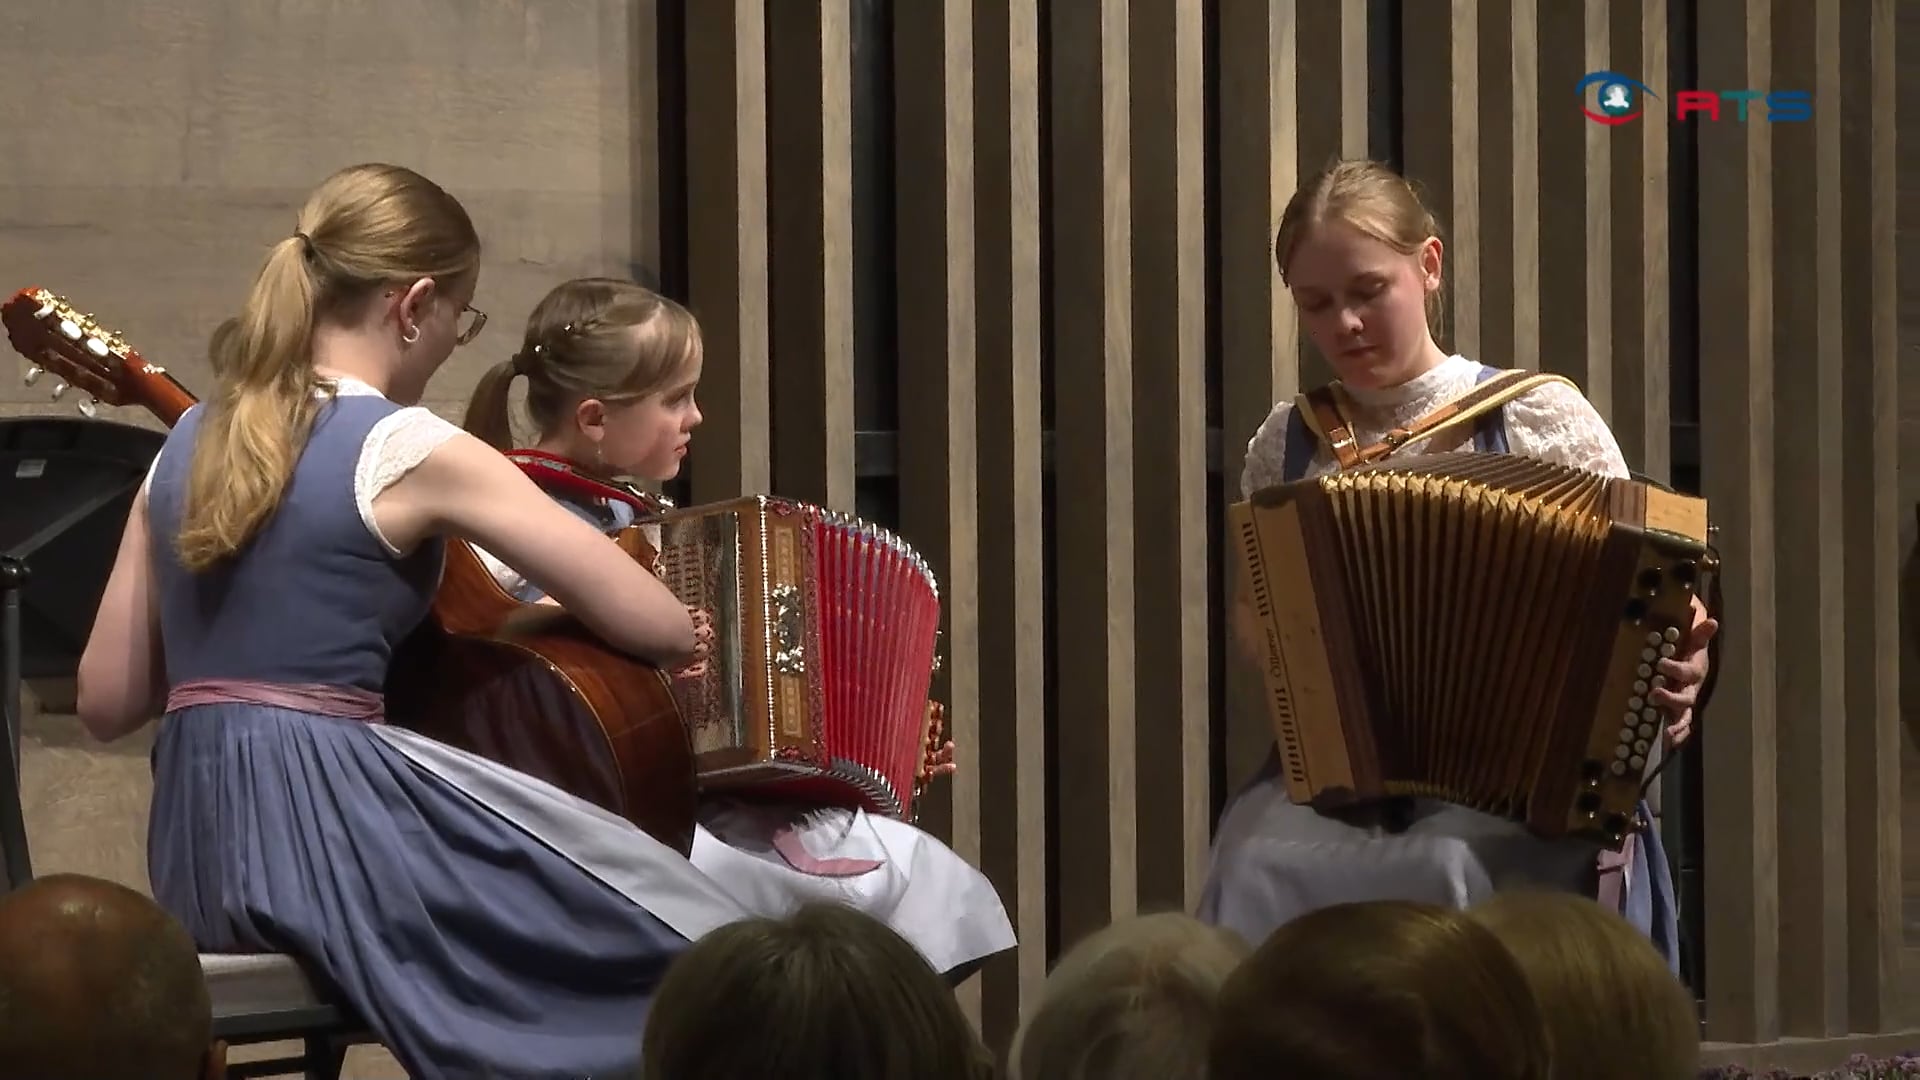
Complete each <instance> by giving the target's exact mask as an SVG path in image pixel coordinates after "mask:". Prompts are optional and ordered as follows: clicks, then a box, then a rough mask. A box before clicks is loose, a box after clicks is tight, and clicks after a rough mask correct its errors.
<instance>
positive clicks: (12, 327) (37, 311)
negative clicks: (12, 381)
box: [0, 288, 193, 425]
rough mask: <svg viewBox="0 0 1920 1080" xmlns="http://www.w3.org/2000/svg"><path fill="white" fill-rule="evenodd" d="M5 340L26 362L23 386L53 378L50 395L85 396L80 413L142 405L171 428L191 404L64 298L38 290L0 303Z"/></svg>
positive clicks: (180, 390) (122, 342) (165, 378)
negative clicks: (44, 377)
mask: <svg viewBox="0 0 1920 1080" xmlns="http://www.w3.org/2000/svg"><path fill="white" fill-rule="evenodd" d="M0 323H4V324H5V325H6V328H7V340H8V341H9V342H11V343H12V345H13V347H14V350H15V351H17V352H18V353H20V355H22V356H24V357H26V358H27V360H28V361H29V362H30V363H31V365H32V366H31V367H29V368H28V369H27V377H26V381H27V385H29V386H31V385H33V384H35V383H36V382H38V381H39V379H40V377H41V376H42V375H44V374H47V373H49V372H50V373H52V374H53V375H54V376H55V381H54V385H53V391H52V395H51V396H52V397H53V398H54V399H56V400H58V399H59V398H60V397H61V396H62V395H63V394H65V393H66V391H67V388H68V387H69V386H73V387H77V388H78V389H80V390H81V391H83V392H85V393H86V395H87V397H86V399H84V400H82V401H81V402H80V411H81V412H82V413H85V414H86V415H87V416H92V415H94V412H95V408H96V406H97V405H98V404H99V403H105V404H108V405H140V406H143V407H145V408H147V409H148V410H150V411H152V412H153V413H154V414H155V415H157V416H159V417H160V419H161V420H163V421H165V422H166V423H168V424H169V425H171V424H172V423H173V422H174V421H175V420H178V419H179V418H180V414H181V413H183V412H185V411H186V410H187V408H188V407H189V406H190V405H192V404H193V397H192V395H191V394H188V393H187V391H186V390H185V388H183V387H182V386H181V385H180V384H179V383H177V382H175V381H174V380H173V377H172V376H170V375H168V374H167V372H166V369H165V368H162V367H160V366H158V365H156V364H151V363H148V362H147V360H146V358H145V357H143V356H141V355H140V353H139V352H138V351H136V350H135V349H134V348H133V346H131V345H128V344H127V343H126V341H125V340H124V339H123V338H121V336H120V335H119V334H118V333H116V332H114V331H112V330H110V329H108V328H106V327H104V326H101V325H100V324H99V323H98V322H95V321H94V318H93V316H92V315H91V314H86V313H83V312H81V311H80V310H78V309H77V308H75V307H74V306H73V305H72V304H71V303H69V302H68V301H67V298H66V297H64V296H57V295H55V294H54V293H52V292H51V291H49V290H47V289H42V288H29V289H22V290H20V291H19V292H18V293H16V294H14V297H13V299H11V300H8V301H7V302H6V303H5V304H0Z"/></svg>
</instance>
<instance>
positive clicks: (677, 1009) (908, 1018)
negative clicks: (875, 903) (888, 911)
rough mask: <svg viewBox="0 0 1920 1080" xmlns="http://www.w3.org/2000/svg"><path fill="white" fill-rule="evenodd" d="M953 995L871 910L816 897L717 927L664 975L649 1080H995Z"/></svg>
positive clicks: (644, 1065) (654, 1015)
mask: <svg viewBox="0 0 1920 1080" xmlns="http://www.w3.org/2000/svg"><path fill="white" fill-rule="evenodd" d="M992 1072H993V1059H992V1057H991V1056H990V1055H989V1054H988V1053H987V1051H986V1048H985V1047H984V1046H983V1045H982V1044H981V1042H980V1040H979V1037H978V1036H977V1035H975V1033H974V1031H973V1028H972V1026H971V1025H970V1024H968V1022H967V1018H966V1016H965V1014H963V1013H962V1012H961V1011H960V1005H959V1003H958V1002H956V1001H955V1000H954V997H953V991H952V990H951V989H950V988H948V986H947V985H946V983H945V982H943V981H942V980H941V978H940V976H939V975H937V974H935V973H934V970H933V968H932V967H930V966H929V965H928V964H927V961H926V960H925V959H924V958H922V957H921V955H920V953H919V952H918V951H916V950H915V949H914V947H913V946H911V945H909V944H907V942H906V941H905V940H904V939H902V938H901V937H900V936H899V935H897V934H895V933H894V932H893V931H892V930H890V929H888V928H887V927H886V926H885V925H884V924H882V923H880V922H879V921H877V920H875V919H874V918H872V917H871V916H868V915H864V914H861V913H860V912H858V911H855V910H853V909H852V908H848V907H844V906H841V905H838V904H808V905H805V906H803V907H801V908H800V909H799V910H798V911H796V912H795V913H794V914H792V915H790V916H788V917H786V918H784V919H747V920H743V921H740V922H734V923H729V924H727V925H726V926H723V927H721V928H719V929H718V930H715V931H713V932H712V933H710V934H707V935H706V936H705V937H703V938H701V939H700V940H699V941H698V942H696V943H694V945H693V946H692V947H691V948H689V949H688V950H687V951H686V952H685V953H682V954H681V956H680V958H679V959H677V960H675V961H674V962H673V966H672V967H671V968H669V969H668V971H667V976H666V978H665V979H663V980H661V983H660V989H659V991H658V993H657V994H656V996H655V998H654V1004H653V1010H652V1012H651V1014H650V1015H649V1016H648V1017H647V1029H646V1037H645V1038H644V1039H643V1040H642V1042H641V1075H642V1076H643V1077H644V1078H645V1080H763V1078H765V1077H774V1076H831V1077H833V1078H834V1080H895V1078H896V1077H906V1076H910V1077H913V1078H914V1080H987V1078H988V1077H990V1076H992Z"/></svg>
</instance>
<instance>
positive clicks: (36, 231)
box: [0, 0, 658, 1078]
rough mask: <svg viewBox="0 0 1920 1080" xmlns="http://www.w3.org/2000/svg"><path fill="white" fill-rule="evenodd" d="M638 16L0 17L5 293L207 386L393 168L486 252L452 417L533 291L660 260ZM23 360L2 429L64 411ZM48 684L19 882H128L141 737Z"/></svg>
mask: <svg viewBox="0 0 1920 1080" xmlns="http://www.w3.org/2000/svg"><path fill="white" fill-rule="evenodd" d="M652 6H653V5H652V3H651V0H488V2H487V3H472V2H470V0H380V2H378V3H373V2H368V0H340V2H333V3H311V2H296V0H170V2H169V0H162V2H155V3H145V4H124V3H120V2H118V0H69V2H66V3H61V4H55V5H46V4H6V5H0V101H5V102H7V108H6V116H5V119H4V120H3V121H0V131H3V132H4V136H0V292H4V293H5V294H7V295H11V293H12V292H13V291H14V290H16V289H19V288H22V287H25V286H28V285H42V286H45V287H48V288H51V289H54V290H55V291H57V292H62V293H65V294H66V295H68V296H69V297H70V298H71V299H72V300H73V301H74V302H75V303H76V304H78V305H79V306H80V307H81V308H82V309H83V310H87V311H91V312H93V313H94V314H95V315H96V316H97V317H99V318H100V320H101V321H102V322H104V323H106V324H107V325H110V326H113V327H115V328H117V329H119V330H120V331H121V332H122V333H123V334H124V335H125V336H126V338H127V339H128V341H129V342H131V343H132V344H133V345H134V346H135V347H136V348H138V349H139V350H140V351H141V352H142V353H143V354H144V355H145V356H146V357H147V358H148V359H149V360H151V361H153V362H156V363H159V364H162V365H164V366H166V367H168V368H169V369H170V370H172V371H173V372H175V373H176V374H177V375H178V377H179V378H180V379H181V381H182V382H183V383H185V384H186V386H187V387H188V388H189V389H191V390H195V391H200V392H204V390H205V388H206V387H207V386H208V385H209V384H210V382H211V376H210V373H209V372H208V369H207V365H206V361H205V347H206V339H207V334H208V332H209V331H210V330H211V329H212V327H213V326H214V325H215V324H216V323H218V322H219V321H220V320H221V319H222V318H224V317H226V316H227V315H229V314H231V313H232V312H233V311H234V310H235V309H236V308H237V306H238V305H239V303H240V302H241V300H242V299H243V298H244V296H245V292H246V289H247V287H248V285H249V284H250V282H251V281H252V278H253V275H254V273H255V272H256V270H257V269H258V266H259V262H260V259H261V257H262V255H263V253H264V251H265V249H266V248H267V246H268V245H270V244H272V243H273V242H274V241H276V240H278V239H280V238H281V237H283V236H285V235H287V234H288V233H289V232H290V231H291V230H292V229H293V226H294V217H295V214H296V213H297V211H298V208H299V205H300V203H301V201H302V200H303V199H304V198H305V196H306V194H307V192H308V191H309V190H310V189H311V188H312V187H313V186H314V185H315V184H317V183H318V182H319V181H320V180H321V179H322V178H324V177H325V176H326V175H327V174H328V173H329V172H331V171H333V170H334V169H337V168H340V167H341V166H344V165H349V164H352V163H355V162H359V161H368V160H384V161H392V162H396V163H399V164H404V165H407V166H409V167H412V168H415V169H417V170H419V171H420V172H422V173H424V174H426V175H427V176H429V177H431V178H433V179H434V180H436V181H437V182H439V183H440V184H441V185H443V186H444V187H446V188H447V189H448V190H450V191H451V192H453V193H454V195H456V196H457V197H458V198H459V199H460V200H461V201H462V202H463V203H465V205H466V206H467V209H468V211H469V212H470V213H471V214H472V215H473V217H474V219H475V222H476V224H477V225H478V226H479V229H480V233H481V236H482V239H483V242H484V243H485V245H486V263H485V267H484V269H483V271H482V277H481V281H480V289H479V294H478V296H477V297H476V298H475V306H477V307H479V308H481V309H483V310H485V311H486V312H487V313H488V316H489V318H490V321H489V324H488V326H487V329H486V331H485V332H484V333H483V334H482V335H481V336H480V337H479V339H478V340H477V341H476V342H475V343H474V344H472V345H470V346H468V347H466V348H463V349H461V350H458V351H457V352H456V353H455V355H454V358H453V360H452V361H451V362H450V363H449V364H448V366H447V368H446V369H445V370H444V371H443V372H442V373H441V375H440V377H439V378H438V379H436V380H435V382H434V384H433V385H432V388H431V390H430V392H429V402H428V403H429V404H430V405H432V406H434V407H435V408H436V409H437V410H439V411H441V412H442V413H443V414H445V415H454V416H457V415H458V411H459V410H460V408H461V407H462V406H463V405H464V403H465V400H466V396H467V394H468V393H469V392H470V390H471V389H472V386H473V383H474V380H475V379H476V378H477V377H478V375H479V373H480V372H481V370H483V369H484V368H485V367H487V366H488V365H490V364H492V363H493V362H495V361H497V360H499V359H500V358H502V357H504V356H507V355H508V354H510V353H511V352H512V351H513V350H514V349H516V348H517V347H518V345H519V340H520V329H521V326H522V325H523V324H524V321H525V318H526V314H527V312H528V311H529V310H530V309H531V308H532V307H533V305H534V303H535V302H537V301H538V300H539V298H540V296H541V294H542V293H543V292H545V290H546V289H548V288H549V287H551V286H552V285H554V284H556V283H558V282H559V281H561V280H563V279H565V278H568V277H573V276H577V275H582V274H598V273H611V274H625V273H631V272H632V271H633V268H634V266H635V265H651V264H652V263H653V262H654V261H655V258H656V255H655V248H656V244H657V241H656V240H655V239H654V238H655V237H657V236H658V228H657V220H658V219H657V210H656V209H655V202H656V200H655V197H654V181H653V163H652V160H651V159H652V154H651V152H650V148H651V147H652V146H653V145H654V144H655V138H654V114H655V108H654V98H653V89H652V72H653V68H654V42H653V32H654V29H653V12H652ZM24 367H25V363H24V361H22V360H21V359H20V358H19V357H18V356H17V354H15V353H13V352H12V351H10V350H0V416H7V415H18V414H22V413H36V412H69V411H70V410H71V405H70V404H66V403H62V404H60V405H50V404H48V402H47V398H46V394H45V390H46V388H47V386H48V383H49V382H50V380H43V381H42V382H41V383H40V384H39V385H38V386H36V387H33V388H28V387H25V386H23V385H22V384H21V383H20V381H19V379H18V378H17V374H18V372H19V371H20V370H22V369H24ZM101 415H102V416H103V417H107V418H111V419H115V420H122V421H126V422H129V423H137V424H142V425H147V426H154V425H155V422H154V421H153V419H152V418H151V417H149V416H147V415H145V413H144V412H141V411H140V410H137V409H131V408H129V409H103V410H102V412H101ZM4 512H5V510H4V508H0V513H4ZM43 690H44V688H43ZM58 693H59V691H58V689H57V688H56V689H55V690H54V694H55V698H54V699H52V700H49V702H48V705H49V706H50V708H49V709H48V710H46V711H45V712H44V713H41V714H40V715H37V716H32V717H30V718H29V720H28V722H27V724H26V739H25V742H26V745H25V748H24V749H25V752H24V754H23V757H24V762H23V766H24V773H25V776H24V782H25V801H26V806H27V822H28V828H29V832H30V835H31V837H32V843H33V849H34V850H33V854H34V856H35V864H36V865H35V868H36V870H38V871H39V872H42V873H49V872H57V871H77V872H82V873H91V874H98V875H101V876H105V877H108V878H112V879H114V880H119V881H122V882H125V883H127V884H129V885H133V886H135V887H137V888H141V889H143V890H144V889H145V888H146V884H147V881H146V867H145V855H144V849H145V842H146V817H147V792H148V790H149V773H148V768H147V762H146V748H147V746H148V745H149V744H150V740H151V734H150V732H149V733H143V734H142V735H141V736H139V737H136V738H132V739H128V740H126V741H125V742H124V743H122V744H118V745H115V746H113V747H108V748H104V749H103V748H101V747H99V746H97V745H95V744H93V743H92V741H91V740H90V739H88V738H87V737H86V736H85V735H84V734H83V733H82V732H81V731H80V729H79V727H78V724H77V723H76V722H75V721H74V720H73V719H72V718H71V717H69V716H66V715H62V712H63V709H64V706H63V705H62V703H61V702H59V701H58V700H57V696H58ZM351 1060H352V1064H351V1065H350V1067H349V1075H353V1076H359V1077H362V1078H372V1077H397V1076H401V1075H403V1074H402V1073H400V1072H399V1071H398V1070H397V1068H395V1067H394V1066H393V1065H392V1063H391V1061H390V1060H389V1059H387V1058H386V1057H385V1055H384V1054H378V1053H372V1052H369V1051H366V1050H361V1051H356V1053H355V1055H354V1056H353V1058H352V1059H351Z"/></svg>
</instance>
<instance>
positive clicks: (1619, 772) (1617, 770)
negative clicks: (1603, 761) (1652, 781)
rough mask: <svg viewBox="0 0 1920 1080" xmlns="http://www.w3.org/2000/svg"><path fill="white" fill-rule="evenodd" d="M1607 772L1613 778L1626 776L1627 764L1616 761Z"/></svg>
mask: <svg viewBox="0 0 1920 1080" xmlns="http://www.w3.org/2000/svg"><path fill="white" fill-rule="evenodd" d="M1607 771H1608V772H1610V773H1612V774H1613V775H1615V776H1625V775H1627V763H1626V762H1624V761H1616V762H1614V763H1613V764H1612V765H1610V766H1608V767H1607Z"/></svg>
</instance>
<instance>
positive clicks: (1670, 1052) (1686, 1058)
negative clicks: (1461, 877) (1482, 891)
mask: <svg viewBox="0 0 1920 1080" xmlns="http://www.w3.org/2000/svg"><path fill="white" fill-rule="evenodd" d="M1468 914H1469V915H1471V916H1472V917H1473V919H1474V920H1475V921H1476V922H1478V923H1480V924H1481V925H1482V926H1485V927H1486V928H1487V929H1489V930H1491V931H1493V933H1494V936H1496V937H1498V938H1499V939H1500V941H1501V943H1502V944H1504V945H1505V946H1506V947H1507V951H1508V952H1510V953H1512V954H1513V956H1514V959H1515V960H1517V961H1519V964H1520V969H1521V971H1522V972H1523V973H1524V974H1525V975H1526V977H1527V982H1528V983H1529V984H1531V985H1532V987H1533V993H1534V997H1535V998H1536V999H1538V1001H1539V1002H1540V1011H1541V1015H1542V1016H1543V1017H1544V1019H1545V1021H1546V1028H1547V1038H1548V1041H1550V1042H1551V1043H1552V1044H1553V1060H1554V1074H1553V1075H1554V1080H1587V1078H1592V1080H1604V1078H1606V1077H1614V1076H1633V1077H1644V1078H1645V1080H1691V1078H1692V1077H1693V1076H1695V1075H1696V1074H1697V1073H1698V1072H1699V1069H1700V1024H1699V1019H1698V1017H1697V1016H1696V1014H1695V1012H1694V1005H1693V1000H1692V997H1691V995H1689V994H1688V993H1687V991H1686V989H1685V988H1684V987H1683V986H1682V985H1681V984H1680V980H1679V979H1677V978H1675V977H1674V974H1673V972H1672V971H1671V970H1670V969H1669V968H1668V967H1667V963H1666V961H1665V960H1663V959H1661V957H1660V954H1659V953H1658V952H1657V951H1656V950H1655V949H1654V947H1653V944H1652V942H1649V941H1648V940H1647V939H1646V937H1645V935H1643V934H1641V933H1640V931H1638V930H1636V929H1634V928H1633V926H1632V925H1631V924H1629V923H1628V922H1627V921H1626V920H1625V919H1623V918H1621V917H1620V916H1619V915H1617V914H1615V913H1614V912H1611V911H1608V910H1607V909H1606V908H1604V907H1601V906H1600V905H1599V904H1598V903H1595V902H1594V901H1593V900H1590V899H1588V898H1587V897H1584V896H1576V895H1574V894H1572V893H1547V892H1515V893H1502V894H1500V895H1497V896H1495V897H1494V898H1492V899H1491V900H1488V901H1486V902H1484V903H1482V904H1480V905H1478V906H1477V907H1475V908H1473V909H1472V910H1471V911H1469V913H1468Z"/></svg>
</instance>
